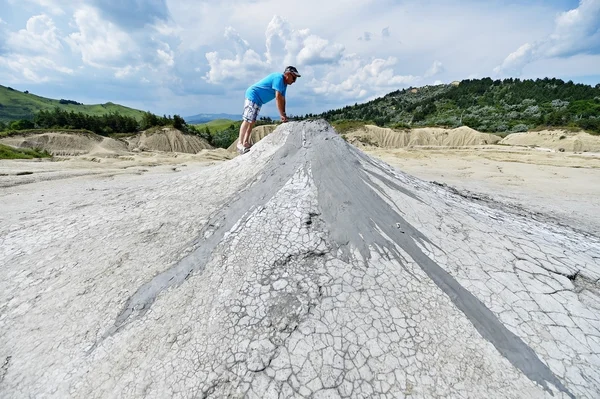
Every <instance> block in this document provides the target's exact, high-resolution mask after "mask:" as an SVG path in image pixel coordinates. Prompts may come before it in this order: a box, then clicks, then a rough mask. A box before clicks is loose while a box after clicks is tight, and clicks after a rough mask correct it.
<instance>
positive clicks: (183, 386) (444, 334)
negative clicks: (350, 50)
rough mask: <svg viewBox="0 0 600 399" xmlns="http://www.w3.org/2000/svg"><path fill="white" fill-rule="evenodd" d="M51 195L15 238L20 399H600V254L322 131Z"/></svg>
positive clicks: (290, 132)
mask: <svg viewBox="0 0 600 399" xmlns="http://www.w3.org/2000/svg"><path fill="white" fill-rule="evenodd" d="M53 194H54V197H53V199H54V200H55V202H54V203H53V204H52V205H48V207H47V208H44V207H42V208H41V209H40V210H39V211H38V212H37V213H34V214H31V215H29V216H27V217H17V216H12V217H11V218H9V219H8V221H9V222H10V223H3V226H2V227H1V228H0V233H1V236H2V240H1V241H0V242H1V245H2V263H1V265H2V266H1V268H2V269H1V270H2V273H3V279H2V281H1V282H0V299H1V301H0V306H1V308H0V312H1V313H0V333H1V336H2V342H1V344H0V356H1V357H0V364H3V366H2V368H1V369H0V396H2V397H11V398H15V397H41V396H44V397H78V398H105V397H155V398H165V397H174V398H178V397H181V398H183V397H186V398H187V397H199V398H201V397H215V398H221V397H249V398H252V397H255V398H291V397H313V398H364V397H389V398H400V397H407V396H410V397H427V398H447V397H470V398H489V397H506V398H523V397H527V398H538V397H555V398H562V397H564V398H575V397H577V398H595V397H599V396H600V321H599V318H600V313H599V311H600V297H599V290H598V288H599V284H598V281H599V279H600V265H599V263H600V240H599V239H598V237H595V236H591V235H585V234H583V233H578V232H576V231H572V230H570V229H568V228H566V227H563V226H558V225H554V224H550V223H547V222H545V221H544V220H543V219H542V218H540V217H537V218H531V217H529V216H528V215H525V214H521V213H519V212H515V211H514V210H511V209H509V208H507V207H505V206H504V205H502V204H500V203H495V202H490V201H487V202H484V201H481V200H478V199H476V198H466V197H464V196H461V195H460V194H458V193H457V192H455V191H453V190H451V189H449V188H447V187H443V186H439V185H436V184H433V183H429V182H424V181H422V180H419V179H416V178H414V177H412V176H409V175H407V174H404V173H402V172H400V171H397V170H394V169H392V168H391V167H389V166H388V165H386V164H384V163H382V162H380V161H377V160H375V159H373V158H371V157H369V156H367V155H365V154H364V153H362V152H361V151H359V150H358V149H356V148H354V147H352V146H350V145H348V144H347V143H346V142H345V141H344V140H343V139H342V138H341V137H340V136H338V135H337V134H336V133H335V132H334V131H333V129H332V128H331V126H330V125H328V124H327V123H325V122H323V121H315V122H297V123H288V124H285V125H282V126H280V127H279V128H278V129H277V130H276V131H275V132H274V133H272V134H270V135H268V136H267V137H266V138H265V139H263V140H262V141H260V142H259V143H257V144H256V145H255V146H254V147H253V149H252V151H250V152H249V153H248V154H246V155H243V156H240V157H237V158H235V159H234V160H232V161H229V162H226V163H223V164H220V165H217V166H215V167H212V168H208V169H206V170H203V171H202V172H195V173H188V174H185V173H182V174H181V175H180V176H178V177H176V178H174V177H173V176H169V177H162V178H159V177H155V178H153V180H150V181H143V180H141V178H140V180H136V181H135V184H134V183H131V182H119V181H116V180H115V181H97V182H93V183H89V184H88V185H85V186H82V187H80V186H76V187H73V186H69V187H65V188H64V189H63V190H61V192H60V193H53ZM3 216H4V215H3Z"/></svg>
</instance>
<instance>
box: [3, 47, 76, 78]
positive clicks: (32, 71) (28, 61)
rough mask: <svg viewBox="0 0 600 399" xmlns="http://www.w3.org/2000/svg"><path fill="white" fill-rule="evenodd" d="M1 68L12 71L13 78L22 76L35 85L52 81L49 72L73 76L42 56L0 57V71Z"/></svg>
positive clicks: (11, 55)
mask: <svg viewBox="0 0 600 399" xmlns="http://www.w3.org/2000/svg"><path fill="white" fill-rule="evenodd" d="M2 67H4V68H7V69H9V70H12V71H13V72H14V73H15V75H14V76H22V77H23V78H24V79H25V80H27V81H31V82H35V83H40V82H49V81H51V80H53V79H52V77H51V74H49V72H55V71H58V72H61V73H63V74H69V75H70V74H73V70H72V69H70V68H67V67H63V66H60V65H57V64H56V63H55V62H54V61H52V60H51V59H50V58H47V57H43V56H33V57H31V56H29V57H26V56H22V55H15V54H10V55H9V56H7V57H5V56H0V69H1V68H2Z"/></svg>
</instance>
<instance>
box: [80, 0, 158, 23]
mask: <svg viewBox="0 0 600 399" xmlns="http://www.w3.org/2000/svg"><path fill="white" fill-rule="evenodd" d="M91 4H92V5H93V6H95V7H96V8H98V9H99V10H100V12H101V14H102V15H103V16H105V17H106V18H107V19H108V20H110V21H111V22H114V23H116V24H117V25H120V26H121V27H123V28H127V29H132V28H135V29H139V28H143V27H144V26H146V25H154V24H155V23H157V22H160V21H166V20H168V19H169V9H168V7H167V4H166V1H165V0H92V1H91Z"/></svg>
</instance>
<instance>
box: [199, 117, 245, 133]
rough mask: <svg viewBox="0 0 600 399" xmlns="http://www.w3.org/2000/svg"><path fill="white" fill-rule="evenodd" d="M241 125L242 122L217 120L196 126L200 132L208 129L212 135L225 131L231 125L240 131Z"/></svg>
mask: <svg viewBox="0 0 600 399" xmlns="http://www.w3.org/2000/svg"><path fill="white" fill-rule="evenodd" d="M241 123H242V122H241V121H234V120H231V119H215V120H213V121H210V122H207V123H199V124H197V125H194V126H195V127H196V128H197V129H199V130H204V128H206V127H208V130H209V131H210V133H211V134H212V133H216V132H220V131H222V130H225V129H227V128H229V126H231V125H233V126H235V128H236V129H239V127H240V124H241Z"/></svg>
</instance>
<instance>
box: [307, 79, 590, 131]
mask: <svg viewBox="0 0 600 399" xmlns="http://www.w3.org/2000/svg"><path fill="white" fill-rule="evenodd" d="M306 117H308V118H313V117H320V118H325V119H327V120H328V121H330V122H334V123H336V122H337V123H340V122H342V121H370V122H372V123H375V124H377V125H379V126H389V127H398V128H402V127H420V126H447V127H459V126H469V127H471V128H473V129H477V130H479V131H482V132H491V133H494V132H498V133H511V132H521V131H527V130H530V129H535V128H540V127H567V128H569V127H571V128H574V129H583V130H586V131H588V132H590V133H595V134H600V84H598V85H596V86H595V87H592V86H589V85H584V84H575V83H573V82H571V81H569V82H564V81H562V80H560V79H549V78H545V79H537V80H535V81H534V80H522V81H521V80H519V79H505V80H492V79H490V78H484V79H475V80H463V81H462V82H454V83H453V84H447V85H436V86H425V87H421V88H409V89H403V90H397V91H394V92H392V93H389V94H387V95H385V96H384V97H380V98H377V99H375V100H373V101H369V102H367V103H364V104H355V105H352V106H346V107H344V108H341V109H336V110H331V111H327V112H324V113H322V114H320V115H312V114H309V115H306V116H305V118H306Z"/></svg>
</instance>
